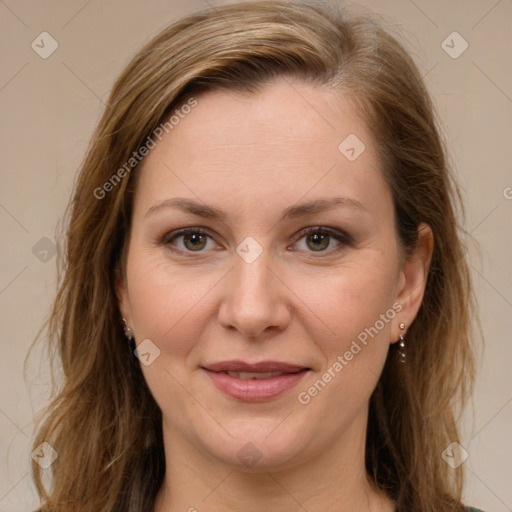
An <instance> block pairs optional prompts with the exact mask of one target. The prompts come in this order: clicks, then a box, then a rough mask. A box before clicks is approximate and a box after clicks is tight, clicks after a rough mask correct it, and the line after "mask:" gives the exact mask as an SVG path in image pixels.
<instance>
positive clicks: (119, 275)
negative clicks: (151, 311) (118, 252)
mask: <svg viewBox="0 0 512 512" xmlns="http://www.w3.org/2000/svg"><path fill="white" fill-rule="evenodd" d="M114 286H115V290H116V297H117V305H118V307H119V311H120V313H121V316H122V317H123V318H126V322H127V324H128V325H129V326H131V325H132V315H131V308H130V302H129V300H128V288H127V285H126V276H125V275H124V272H123V271H122V269H121V266H120V265H116V268H115V270H114Z"/></svg>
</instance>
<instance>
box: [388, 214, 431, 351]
mask: <svg viewBox="0 0 512 512" xmlns="http://www.w3.org/2000/svg"><path fill="white" fill-rule="evenodd" d="M433 251H434V235H433V233H432V229H431V228H430V226H428V225H427V224H425V223H422V224H421V225H420V226H419V228H418V243H417V245H416V248H415V249H414V252H413V253H412V254H407V255H406V256H405V260H404V262H403V264H402V268H401V269H400V272H399V278H398V287H397V296H396V301H397V302H399V303H400V304H401V305H402V309H401V310H400V312H399V313H398V314H397V315H396V316H395V318H394V323H393V328H392V333H391V336H392V338H391V343H396V342H397V341H398V339H399V337H400V334H402V335H405V332H406V331H407V328H408V327H410V325H411V324H412V323H413V321H414V319H415V318H416V315H417V314H418V311H419V309H420V306H421V302H422V301H423V296H424V294H425V288H426V285H427V277H428V272H429V269H430V263H431V260H432V253H433ZM402 322H403V323H404V324H405V330H404V331H403V330H402V329H400V323H402Z"/></svg>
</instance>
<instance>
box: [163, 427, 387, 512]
mask: <svg viewBox="0 0 512 512" xmlns="http://www.w3.org/2000/svg"><path fill="white" fill-rule="evenodd" d="M164 432H165V434H164V438H165V439H164V440H165V446H166V475H165V479H164V483H163V485H162V487H161V489H160V491H159V493H158V495H157V499H156V501H155V509H154V511H155V512H184V511H188V512H201V511H202V510H208V511H209V512H225V511H226V510H244V511H245V512H260V511H261V510H272V511H273V512H281V511H283V512H290V511H297V512H303V511H304V510H307V511H308V512H325V511H326V510H336V511H337V512H349V511H350V512H393V511H394V504H393V501H392V500H391V499H390V498H389V497H388V496H386V495H385V493H383V492H382V491H381V490H380V489H378V488H377V486H376V485H375V484H374V483H373V482H371V481H370V479H369V478H368V475H367V473H366V470H365V467H364V441H365V439H364V437H365V436H364V435H361V430H360V429H354V433H355V435H354V436H348V437H346V438H345V441H344V442H342V441H340V442H339V443H338V445H337V446H332V447H330V448H329V449H325V450H323V451H322V452H321V455H320V456H319V457H317V458H315V459H314V460H307V461H303V462H302V463H299V464H297V465H293V466H290V467H283V468H279V469H276V470H265V469H260V470H258V471H256V469H255V468H252V469H246V470H242V469H240V468H237V467H233V466H232V465H228V464H224V463H222V462H219V460H218V459H215V458H212V457H210V456H208V455H206V454H205V451H204V450H200V449H198V447H197V446H194V445H191V444H189V443H186V442H184V440H183V438H181V437H179V436H176V435H171V434H170V433H171V432H172V430H170V429H165V428H164ZM363 433H364V432H363ZM174 434H176V433H174ZM171 438H172V439H171ZM178 440H179V442H178V443H176V442H177V441H178ZM176 446H179V449H178V450H176V449H174V450H171V449H167V447H176Z"/></svg>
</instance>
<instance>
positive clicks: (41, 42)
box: [30, 32, 59, 59]
mask: <svg viewBox="0 0 512 512" xmlns="http://www.w3.org/2000/svg"><path fill="white" fill-rule="evenodd" d="M30 46H31V47H32V50H34V51H35V52H36V53H37V54H38V55H39V57H41V58H42V59H47V58H48V57H49V56H50V55H51V54H52V53H53V52H54V51H55V50H56V49H57V48H58V47H59V43H58V42H57V41H56V40H55V39H54V38H53V37H52V36H51V35H50V34H48V32H41V33H40V34H39V35H38V36H37V37H36V38H35V39H34V40H33V41H32V44H31V45H30Z"/></svg>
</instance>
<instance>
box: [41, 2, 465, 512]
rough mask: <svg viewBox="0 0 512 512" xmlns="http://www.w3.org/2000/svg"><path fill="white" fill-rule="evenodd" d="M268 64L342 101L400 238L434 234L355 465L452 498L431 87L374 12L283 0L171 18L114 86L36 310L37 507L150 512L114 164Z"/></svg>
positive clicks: (266, 76)
mask: <svg viewBox="0 0 512 512" xmlns="http://www.w3.org/2000/svg"><path fill="white" fill-rule="evenodd" d="M277 77H281V78H284V79H286V77H296V78H299V79H302V80H304V81H306V82H307V83H310V84H313V85H316V86H318V87H326V88H329V89H333V90H336V91H339V92H340V93H343V94H344V95H346V96H348V97H350V98H352V99H353V100H354V102H355V104H356V105H357V108H358V110H359V113H360V115H362V116H363V117H364V119H365V120H366V122H367V124H368V126H369V127H370V129H371V130H372V131H373V134H374V136H375V140H376V141H377V143H378V149H379V152H380V158H381V162H382V163H383V167H384V169H385V179H386V180H387V183H388V184H389V187H390V189H391V191H392V193H393V198H394V205H395V211H396V218H397V225H396V230H397V236H398V239H399V241H400V242H401V244H402V246H403V247H404V248H405V249H406V250H407V249H409V250H410V249H413V248H414V247H415V244H416V243H417V236H418V227H419V225H420V223H422V222H424V223H426V224H428V225H429V226H430V227H431V229H432V231H433V234H434V239H435V247H434V252H433V258H432V264H431V269H430V272H429V276H428V281H427V286H426V291H425V295H424V299H423V303H422V306H421V308H420V311H419V313H418V316H417V317H416V319H415V321H414V323H413V324H412V325H411V326H410V328H409V329H408V333H407V339H408V343H407V347H408V348H407V350H408V354H407V355H408V359H407V364H405V365H400V364H399V362H398V359H397V357H396V356H397V354H396V352H395V351H394V350H390V352H389V354H388V359H387V361H386V364H385V367H384V370H383V373H382V376H381V378H380V380H379V382H378V384H377V387H376V389H375V391H374V393H373V395H372V397H371V401H370V411H369V418H368V434H367V443H366V467H367V471H368V473H369V475H370V477H371V478H373V479H374V481H375V482H376V483H377V485H378V486H379V487H380V488H381V489H383V490H385V491H386V492H387V493H388V494H389V496H390V497H391V498H392V499H394V500H395V501H396V503H397V506H398V510H400V511H403V512H405V511H407V512H448V511H450V512H453V511H454V510H459V509H460V510H462V504H461V490H462V469H461V468H459V469H457V470H453V469H451V468H450V467H449V466H448V465H447V464H446V463H445V462H444V460H443V459H442V457H441V454H442V452H443V450H444V449H445V448H446V447H447V445H449V444H450V443H451V442H456V441H458V440H459V437H458V432H457V424H456V423H457V419H458V418H457V415H458V414H459V413H460V411H461V407H460V406H461V405H463V404H464V403H465V401H466V399H467V398H468V396H469V393H470V391H471V388H472V383H473V378H474V355H473V349H472V339H473V337H472V322H471V317H472V315H473V313H474V300H473V292H472V288H471V283H470V276H469V272H468V266H467V263H466V259H465V255H464V252H463V250H462V244H461V240H460V230H459V224H458V222H457V214H458V210H461V208H462V207H461V201H460V194H459V192H458V189H457V186H456V184H455V183H454V182H453V179H452V177H451V174H450V171H449V168H448V165H447V161H446V157H445V149H444V147H443V142H442V140H441V137H440V134H439V129H438V126H437V121H436V119H435V115H434V109H433V105H432V102H431V99H430V97H429V95H428V93H427V91H426V89H425V86H424V84H423V82H422V79H421V76H420V73H419V72H418V69H417V68H416V66H415V64H414V63H413V61H412V59H411V58H410V57H409V55H408V54H407V52H406V51H405V50H404V48H403V47H402V46H401V45H400V44H399V43H398V42H397V40H396V39H395V38H393V37H392V36H391V35H390V34H388V33H387V32H386V31H384V30H383V29H382V28H381V26H380V24H379V22H377V21H375V20H374V19H373V18H372V17H369V16H359V17H358V16H352V15H349V14H347V13H346V12H345V11H344V10H342V9H341V8H339V7H337V6H335V5H332V6H330V7H326V6H325V5H321V4H320V3H314V2H312V3H307V2H287V1H282V0H277V1H250V2H243V3H237V4H231V5H225V6H217V7H215V8H212V9H208V10H206V11H202V12H199V13H196V14H194V15H191V16H188V17H186V18H184V19H181V20H179V21H178V22H176V23H174V24H172V25H170V26H169V27H167V28H165V29H164V30H163V31H162V32H161V33H160V34H158V35H157V36H156V37H155V38H154V39H153V40H152V41H151V42H149V43H148V44H147V45H146V46H145V47H144V48H143V49H142V50H141V51H140V52H139V53H138V54H137V55H136V56H135V57H134V58H133V60H132V61H131V62H130V63H129V65H128V66H127V67H126V69H125V70H124V71H123V73H122V74H121V76H120V77H119V78H118V80H117V82H116V83H115V85H114V87H113V90H112V92H111V95H110V98H109V99H108V102H107V105H106V109H105V112H104V114H103V116H102V118H101V120H100V122H99V124H98V126H97V128H96V131H95V133H94V135H93V137H92V141H91V143H90V147H89V149H88V151H87V155H86V156H85V159H84V161H83V164H82V167H81V169H80V173H79V176H78V179H77V182H76V185H75V191H74V195H73V197H72V200H71V202H70V205H69V209H68V216H69V219H68V224H67V231H66V233H65V244H66V245H65V255H63V260H62V263H61V265H60V266H59V273H60V281H59V289H58V294H57V297H56V300H55V304H54V307H53V310H52V312H51V315H50V318H49V320H48V322H47V330H48V338H49V341H50V347H51V348H52V353H54V354H55V360H56V364H57V366H58V367H59V368H61V370H62V377H61V378H60V379H59V381H58V383H56V397H55V398H54V400H53V401H52V403H51V405H50V406H49V408H48V409H47V411H46V414H45V417H44V420H43V421H42V422H41V426H40V429H39V432H38V435H37V438H36V439H35V443H34V447H36V446H38V445H39V444H40V443H42V442H44V441H46V442H48V443H50V444H51V445H52V446H53V447H54V449H55V450H56V451H57V452H58V454H59V456H58V458H57V460H55V462H54V463H53V465H52V467H51V475H52V478H51V480H50V481H48V482H46V485H45V484H44V483H43V481H44V480H45V478H44V476H48V475H47V474H45V471H46V470H43V469H41V468H40V467H39V465H38V464H36V463H35V462H34V464H33V474H34V480H35V484H36V487H37V490H38V493H39V495H40V497H41V500H42V502H43V504H44V506H45V508H46V509H47V510H49V511H51V512H61V511H66V512H68V511H71V510H72V511H76V512H85V511H89V510H90V511H94V512H99V511H119V512H127V511H128V512H140V511H150V510H152V507H153V503H154V498H155V495H156V492H157V490H158V488H159V486H160V485H161V483H162V480H163V476H164V472H165V460H164V451H163V441H162V431H161V428H162V427H161V413H160V410H159V408H158V406H157V404H156V402H155V401H154V399H153V398H152V396H151V393H150V391H149V389H148V387H147V385H146V383H145V380H144V378H143V375H142V372H141V370H140V366H139V364H138V361H137V359H135V357H134V355H133V346H130V345H129V344H128V343H127V342H126V339H125V337H124V335H123V329H122V322H121V318H120V313H119V310H118V307H117V297H116V292H115V286H114V279H115V273H116V271H119V269H121V271H122V269H123V265H124V258H123V254H124V249H125V247H126V245H127V240H128V238H127V237H128V233H129V227H130V218H131V208H132V198H133V193H134V187H135V179H134V178H135V175H136V174H137V165H136V162H133V161H132V162H131V163H130V164H129V166H128V167H127V166H126V163H127V162H130V158H131V157H132V156H133V153H134V152H137V151H138V149H139V148H140V147H141V146H142V145H144V144H145V141H147V138H148V136H150V134H152V133H153V131H154V130H155V129H156V128H157V127H158V126H159V125H160V124H161V123H162V122H163V121H165V120H166V119H167V118H168V116H169V115H170V114H171V112H172V111H173V110H174V109H176V108H177V107H178V106H179V105H182V104H183V102H184V101H185V99H187V98H189V99H190V98H191V97H193V95H196V94H197V95H198V94H199V93H201V92H203V91H208V90H216V89H228V90H237V91H245V92H248V93H252V92H257V91H259V90H261V88H262V86H263V85H265V83H266V82H268V81H269V80H271V79H273V78H277ZM122 168H124V169H125V172H124V173H123V172H119V170H120V169H122ZM114 175H117V178H119V179H117V178H116V179H114V178H113V176H114ZM107 182H108V183H110V185H109V186H106V185H105V184H106V183H107Z"/></svg>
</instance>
